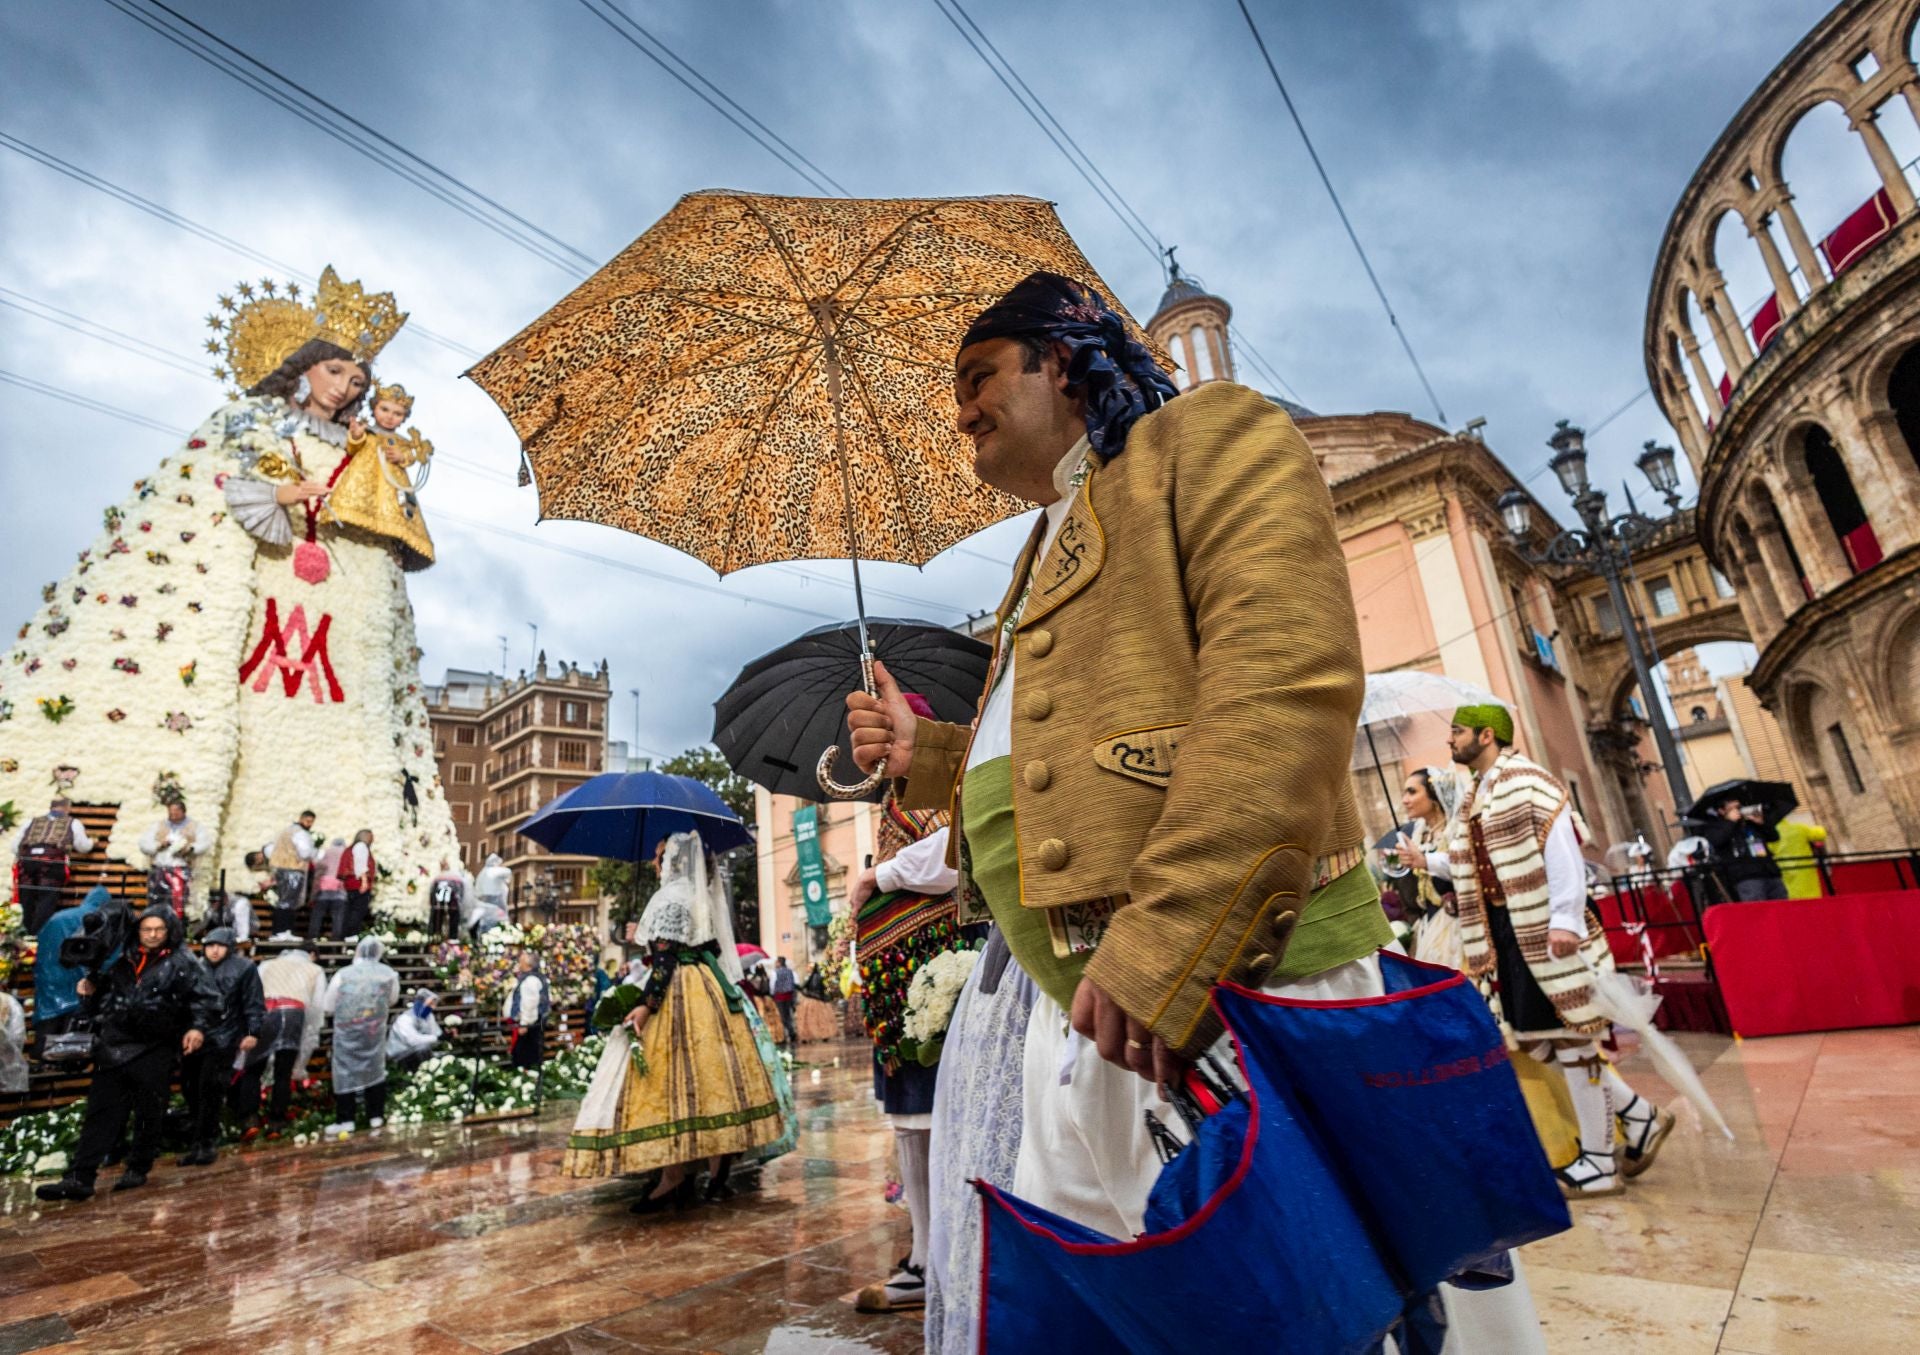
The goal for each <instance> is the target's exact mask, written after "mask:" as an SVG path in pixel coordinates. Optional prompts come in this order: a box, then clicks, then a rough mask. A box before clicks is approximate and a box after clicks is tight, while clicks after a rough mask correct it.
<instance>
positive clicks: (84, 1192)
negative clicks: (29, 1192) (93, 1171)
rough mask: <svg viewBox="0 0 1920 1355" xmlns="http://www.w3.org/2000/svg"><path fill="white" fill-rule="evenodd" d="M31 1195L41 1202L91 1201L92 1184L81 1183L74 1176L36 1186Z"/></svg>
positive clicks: (89, 1182) (87, 1182) (88, 1182)
mask: <svg viewBox="0 0 1920 1355" xmlns="http://www.w3.org/2000/svg"><path fill="white" fill-rule="evenodd" d="M33 1193H34V1195H36V1196H37V1197H38V1198H40V1199H42V1200H91V1199H92V1198H93V1182H91V1181H82V1180H80V1179H79V1178H78V1177H76V1176H63V1177H61V1178H60V1179H59V1180H58V1181H49V1182H47V1184H46V1185H44V1186H36V1187H35V1188H34V1192H33Z"/></svg>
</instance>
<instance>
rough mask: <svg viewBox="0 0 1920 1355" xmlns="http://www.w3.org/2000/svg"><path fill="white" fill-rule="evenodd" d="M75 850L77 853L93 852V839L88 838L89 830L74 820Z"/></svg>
mask: <svg viewBox="0 0 1920 1355" xmlns="http://www.w3.org/2000/svg"><path fill="white" fill-rule="evenodd" d="M73 849H74V850H75V851H76V852H90V851H92V850H93V839H92V838H90V837H88V836H87V830H86V827H85V825H83V824H82V823H81V822H80V820H78V819H75V820H73Z"/></svg>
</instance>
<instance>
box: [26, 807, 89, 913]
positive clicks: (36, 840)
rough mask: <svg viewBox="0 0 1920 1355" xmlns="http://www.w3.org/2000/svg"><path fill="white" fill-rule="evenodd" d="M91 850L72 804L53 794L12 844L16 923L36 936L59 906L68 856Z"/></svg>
mask: <svg viewBox="0 0 1920 1355" xmlns="http://www.w3.org/2000/svg"><path fill="white" fill-rule="evenodd" d="M92 850H93V839H92V838H90V837H88V836H87V826H86V825H85V824H83V823H81V822H80V820H79V819H77V818H75V817H74V816H73V805H72V803H71V802H70V801H69V800H68V799H67V797H66V796H64V795H56V796H54V797H53V800H52V802H51V803H50V804H48V806H47V812H46V813H44V814H41V815H39V816H38V817H37V818H35V819H33V820H31V821H30V822H29V823H28V824H27V826H26V827H25V828H23V829H21V831H20V840H19V841H18V842H16V843H15V844H14V848H13V859H14V862H15V864H16V866H17V867H18V870H19V877H20V925H21V926H23V927H25V928H26V929H27V934H28V935H30V936H38V935H39V934H40V928H41V925H42V924H43V923H45V922H46V920H47V919H48V918H50V917H52V916H53V915H54V913H55V912H57V911H58V910H59V908H60V891H61V890H62V889H64V888H66V884H67V877H68V875H69V874H70V872H71V862H72V858H73V857H75V856H84V855H86V854H87V853H88V852H90V851H92Z"/></svg>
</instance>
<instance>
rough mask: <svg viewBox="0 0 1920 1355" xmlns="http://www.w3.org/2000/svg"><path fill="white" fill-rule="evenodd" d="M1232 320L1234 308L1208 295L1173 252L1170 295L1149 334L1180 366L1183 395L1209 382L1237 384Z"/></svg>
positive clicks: (1169, 259)
mask: <svg viewBox="0 0 1920 1355" xmlns="http://www.w3.org/2000/svg"><path fill="white" fill-rule="evenodd" d="M1232 318H1233V307H1231V306H1229V305H1228V304H1227V303H1226V302H1225V301H1224V300H1222V299H1221V298H1219V297H1217V296H1214V295H1212V294H1211V293H1209V292H1208V291H1207V289H1206V287H1205V286H1204V285H1203V284H1202V283H1201V281H1200V279H1199V278H1196V277H1193V276H1192V275H1190V274H1187V273H1183V272H1181V271H1180V262H1179V260H1177V259H1175V258H1174V257H1173V249H1172V248H1169V249H1168V250H1167V290H1166V291H1165V292H1164V293H1162V294H1161V297H1160V305H1159V307H1158V309H1156V310H1155V311H1154V313H1153V318H1152V319H1150V320H1148V321H1147V333H1148V334H1150V335H1151V336H1152V337H1153V338H1154V340H1155V341H1156V342H1157V343H1159V344H1160V346H1161V347H1163V348H1165V349H1166V350H1167V352H1168V353H1169V354H1171V355H1172V357H1173V360H1174V362H1176V363H1178V364H1179V367H1180V370H1179V371H1178V372H1176V373H1175V374H1174V378H1173V381H1174V384H1175V385H1177V386H1178V387H1179V388H1180V389H1181V390H1190V389H1192V388H1193V387H1194V386H1197V385H1200V384H1201V383H1202V382H1206V381H1232V380H1234V379H1235V378H1234V371H1233V347H1232V345H1231V343H1230V342H1229V341H1228V337H1227V323H1228V321H1230V320H1231V319H1232Z"/></svg>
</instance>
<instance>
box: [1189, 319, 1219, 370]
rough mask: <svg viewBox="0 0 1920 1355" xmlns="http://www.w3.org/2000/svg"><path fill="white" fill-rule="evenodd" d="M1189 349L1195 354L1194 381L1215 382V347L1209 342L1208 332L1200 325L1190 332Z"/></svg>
mask: <svg viewBox="0 0 1920 1355" xmlns="http://www.w3.org/2000/svg"><path fill="white" fill-rule="evenodd" d="M1187 349H1188V351H1189V352H1191V353H1192V354H1193V379H1194V380H1195V381H1211V380H1213V378H1214V370H1213V346H1212V345H1211V344H1209V343H1208V342H1207V331H1206V330H1204V329H1202V328H1200V326H1198V325H1195V326H1194V327H1193V328H1192V329H1190V330H1188V331H1187Z"/></svg>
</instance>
